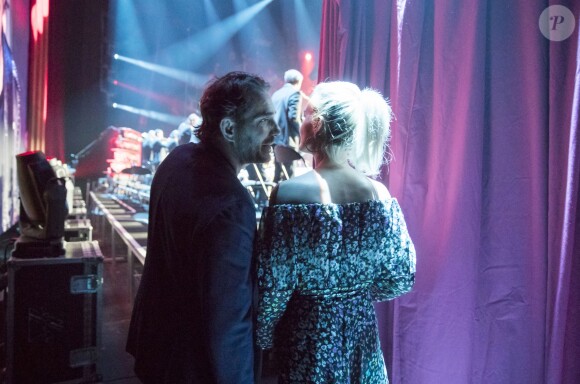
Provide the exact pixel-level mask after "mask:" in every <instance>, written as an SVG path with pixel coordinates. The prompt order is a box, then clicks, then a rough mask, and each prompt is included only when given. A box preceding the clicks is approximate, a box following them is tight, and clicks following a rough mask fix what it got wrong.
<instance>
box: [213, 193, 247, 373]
mask: <svg viewBox="0 0 580 384" xmlns="http://www.w3.org/2000/svg"><path fill="white" fill-rule="evenodd" d="M255 231H256V216H255V211H254V208H253V206H251V205H250V204H247V202H244V201H241V202H237V203H235V204H232V205H231V206H228V207H227V208H224V209H223V210H222V211H221V212H220V213H219V214H218V215H217V216H215V217H214V218H213V219H212V220H211V222H210V223H208V225H207V227H206V228H205V230H204V233H203V236H204V237H205V246H204V253H205V255H207V256H206V257H207V260H206V262H205V273H204V276H203V279H204V280H205V281H204V284H203V285H204V287H205V294H204V295H203V298H202V302H203V313H204V316H205V319H206V321H205V322H204V324H205V327H206V329H205V330H204V331H205V332H206V335H207V341H208V342H207V346H208V349H209V351H208V354H209V358H210V364H211V367H208V369H210V370H211V371H212V373H213V375H212V376H213V377H214V378H215V382H218V383H232V384H233V383H253V382H254V374H253V369H254V367H253V359H254V356H253V350H254V349H253V345H254V344H253V325H252V298H253V282H252V244H253V240H254V234H255Z"/></svg>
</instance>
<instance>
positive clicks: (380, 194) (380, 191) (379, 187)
mask: <svg viewBox="0 0 580 384" xmlns="http://www.w3.org/2000/svg"><path fill="white" fill-rule="evenodd" d="M369 180H370V181H371V183H372V185H373V187H374V188H375V192H376V194H377V198H378V199H379V200H388V199H390V198H391V193H390V192H389V190H388V188H387V187H386V186H385V185H384V184H383V183H381V182H380V181H377V180H373V179H369Z"/></svg>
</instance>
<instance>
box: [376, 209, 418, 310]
mask: <svg viewBox="0 0 580 384" xmlns="http://www.w3.org/2000/svg"><path fill="white" fill-rule="evenodd" d="M390 213H391V214H390V215H389V217H390V218H389V222H388V224H387V226H386V228H387V229H386V233H385V236H384V239H385V242H384V244H383V246H382V249H381V250H380V252H379V253H378V257H379V260H378V266H379V267H378V268H377V273H376V275H375V277H374V281H373V284H372V285H371V289H370V292H371V298H372V300H373V301H384V300H391V299H394V298H395V297H397V296H400V295H402V294H404V293H407V292H409V291H410V290H411V288H412V287H413V284H414V283H415V268H416V261H415V259H416V254H415V246H414V245H413V242H412V241H411V238H410V236H409V232H408V231H407V225H406V223H405V218H404V216H403V212H402V211H401V208H400V206H399V204H398V203H397V201H396V200H395V199H393V200H392V202H391V207H390Z"/></svg>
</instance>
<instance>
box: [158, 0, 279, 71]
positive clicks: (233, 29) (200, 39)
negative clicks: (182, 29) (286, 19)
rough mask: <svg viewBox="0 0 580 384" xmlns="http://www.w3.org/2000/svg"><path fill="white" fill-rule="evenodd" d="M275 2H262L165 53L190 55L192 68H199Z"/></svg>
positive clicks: (166, 54) (264, 0)
mask: <svg viewBox="0 0 580 384" xmlns="http://www.w3.org/2000/svg"><path fill="white" fill-rule="evenodd" d="M272 1H273V0H262V1H260V2H258V3H256V4H254V5H252V6H250V7H248V8H246V9H244V10H243V11H241V12H238V13H236V14H234V15H232V16H230V17H228V18H226V19H224V20H222V21H220V22H219V23H216V24H213V25H211V26H210V27H208V28H206V29H204V30H203V31H200V32H198V33H196V34H195V35H193V36H191V37H189V38H188V39H185V40H182V41H180V42H178V43H176V44H173V45H171V46H170V47H168V48H166V49H165V50H164V51H163V55H164V56H168V57H172V56H175V55H183V54H184V53H189V56H190V58H191V62H190V64H189V65H190V68H197V67H199V66H200V65H201V64H203V63H204V62H205V61H206V60H207V59H209V58H210V57H212V56H213V55H214V54H216V53H217V52H218V51H219V50H220V49H221V48H222V47H223V46H224V45H225V44H226V43H227V42H229V41H230V39H231V38H232V37H233V36H234V35H235V34H236V33H237V32H238V31H239V30H240V29H242V28H243V27H244V25H246V24H247V23H248V22H250V20H252V18H254V17H255V16H256V15H257V14H258V13H260V11H262V9H264V8H265V7H266V6H267V5H268V4H269V3H271V2H272Z"/></svg>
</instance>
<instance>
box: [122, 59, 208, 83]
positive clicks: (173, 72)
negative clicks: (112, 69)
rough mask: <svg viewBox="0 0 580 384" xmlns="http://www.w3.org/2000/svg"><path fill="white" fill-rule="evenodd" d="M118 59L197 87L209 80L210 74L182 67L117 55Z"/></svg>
mask: <svg viewBox="0 0 580 384" xmlns="http://www.w3.org/2000/svg"><path fill="white" fill-rule="evenodd" d="M116 56H117V60H119V61H124V62H127V63H129V64H133V65H135V66H137V67H141V68H144V69H147V70H149V71H152V72H155V73H159V74H161V75H164V76H167V77H170V78H172V79H175V80H179V81H183V82H184V83H187V84H191V85H193V86H196V87H203V86H204V85H205V83H207V81H208V80H209V76H207V75H200V74H197V73H193V72H188V71H184V70H182V69H176V68H170V67H166V66H164V65H159V64H153V63H149V62H147V61H143V60H137V59H132V58H130V57H126V56H122V55H116Z"/></svg>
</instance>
